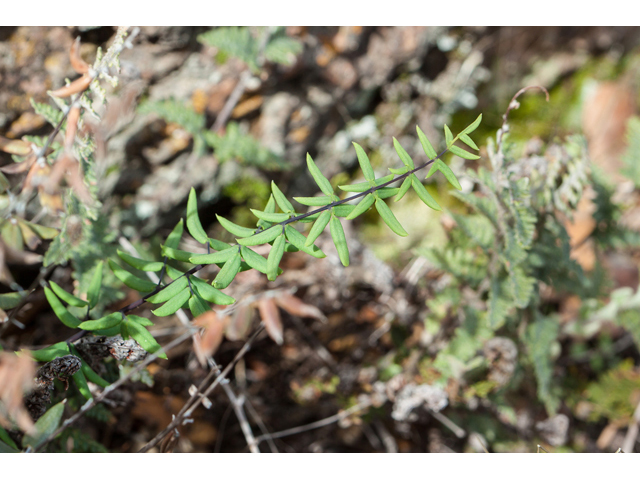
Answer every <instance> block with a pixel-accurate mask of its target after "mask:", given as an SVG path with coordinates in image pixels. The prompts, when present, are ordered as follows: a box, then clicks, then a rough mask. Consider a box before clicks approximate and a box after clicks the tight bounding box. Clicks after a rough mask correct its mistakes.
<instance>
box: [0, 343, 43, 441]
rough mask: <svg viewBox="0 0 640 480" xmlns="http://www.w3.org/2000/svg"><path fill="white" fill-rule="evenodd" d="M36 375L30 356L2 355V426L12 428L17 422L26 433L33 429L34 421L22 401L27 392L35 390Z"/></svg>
mask: <svg viewBox="0 0 640 480" xmlns="http://www.w3.org/2000/svg"><path fill="white" fill-rule="evenodd" d="M35 373H36V368H35V364H34V363H33V360H32V359H31V357H30V356H29V355H26V354H22V355H20V356H17V355H16V354H14V353H9V352H2V353H0V403H2V408H1V409H0V413H3V414H6V415H7V418H5V417H4V416H3V415H1V414H0V425H2V426H3V427H4V428H12V423H13V422H15V423H16V424H17V425H18V427H19V428H20V429H22V430H24V431H26V432H31V431H32V429H33V421H32V420H31V417H30V415H29V412H27V410H26V408H25V407H24V404H23V403H22V399H23V397H24V394H25V393H26V392H29V391H30V390H31V389H32V388H33V377H34V375H35Z"/></svg>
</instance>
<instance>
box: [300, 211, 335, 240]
mask: <svg viewBox="0 0 640 480" xmlns="http://www.w3.org/2000/svg"><path fill="white" fill-rule="evenodd" d="M330 219H331V210H325V211H324V212H322V213H321V214H320V216H319V217H318V219H317V220H316V223H314V224H313V227H311V230H310V231H309V235H308V236H307V239H306V240H305V242H304V245H305V247H308V246H310V245H313V243H314V242H315V241H316V240H317V239H318V237H319V236H320V234H321V233H322V232H323V231H324V229H325V228H326V226H327V224H328V223H329V220H330Z"/></svg>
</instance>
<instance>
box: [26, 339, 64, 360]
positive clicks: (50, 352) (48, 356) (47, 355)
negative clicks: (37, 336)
mask: <svg viewBox="0 0 640 480" xmlns="http://www.w3.org/2000/svg"><path fill="white" fill-rule="evenodd" d="M25 351H26V350H25ZM29 354H30V355H31V357H33V359H34V360H35V361H36V362H50V361H51V360H53V359H54V358H58V357H64V356H65V355H69V344H68V343H67V342H59V343H56V344H54V345H49V346H48V347H46V348H41V349H40V350H31V351H29Z"/></svg>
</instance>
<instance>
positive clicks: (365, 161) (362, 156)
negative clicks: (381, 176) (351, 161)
mask: <svg viewBox="0 0 640 480" xmlns="http://www.w3.org/2000/svg"><path fill="white" fill-rule="evenodd" d="M353 146H354V147H355V149H356V155H357V156H358V163H359V164H360V169H361V170H362V173H363V174H364V178H365V179H366V180H368V181H369V182H374V181H375V180H376V175H375V173H374V172H373V167H372V166H371V162H370V161H369V157H368V156H367V154H366V153H365V151H364V150H363V148H362V147H361V146H360V145H358V144H357V143H356V142H353Z"/></svg>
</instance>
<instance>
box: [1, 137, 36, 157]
mask: <svg viewBox="0 0 640 480" xmlns="http://www.w3.org/2000/svg"><path fill="white" fill-rule="evenodd" d="M0 150H2V151H3V152H6V153H10V154H12V155H21V156H22V155H29V154H30V153H31V144H30V143H29V142H24V141H22V140H9V139H8V138H4V137H2V136H0Z"/></svg>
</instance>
